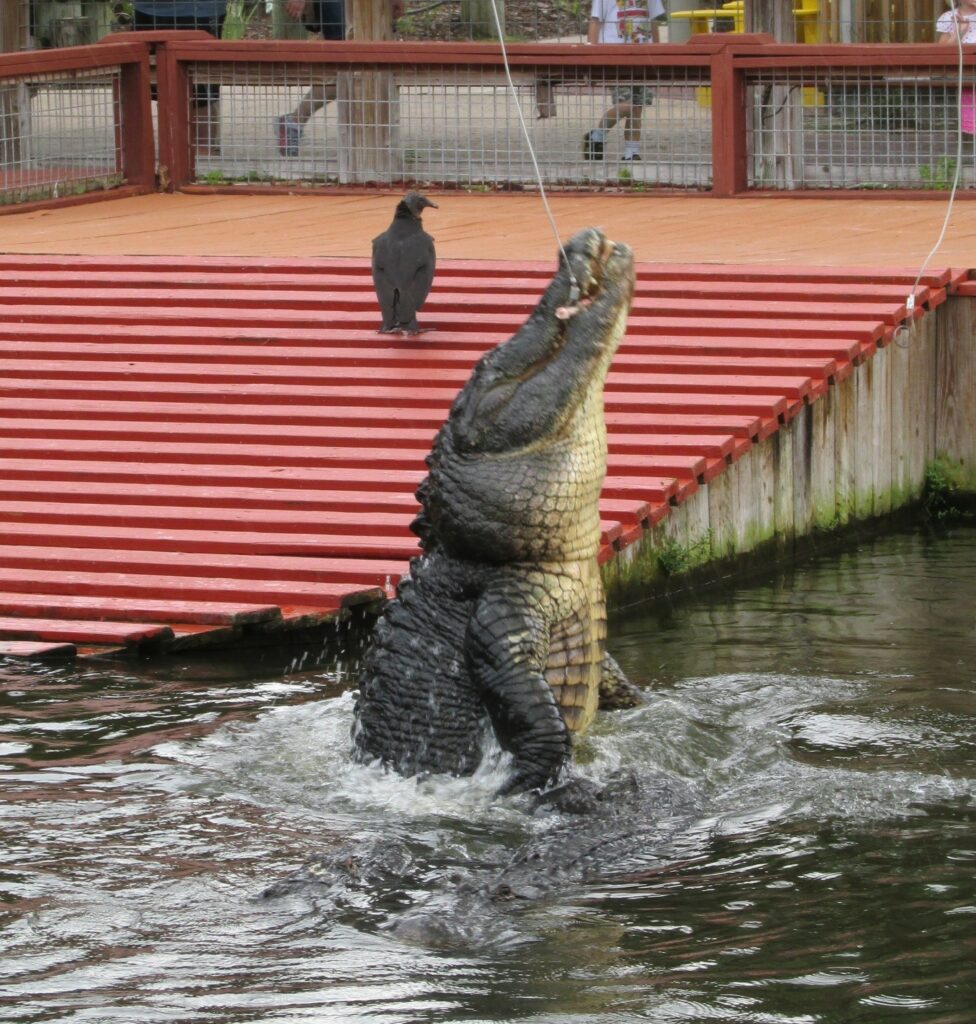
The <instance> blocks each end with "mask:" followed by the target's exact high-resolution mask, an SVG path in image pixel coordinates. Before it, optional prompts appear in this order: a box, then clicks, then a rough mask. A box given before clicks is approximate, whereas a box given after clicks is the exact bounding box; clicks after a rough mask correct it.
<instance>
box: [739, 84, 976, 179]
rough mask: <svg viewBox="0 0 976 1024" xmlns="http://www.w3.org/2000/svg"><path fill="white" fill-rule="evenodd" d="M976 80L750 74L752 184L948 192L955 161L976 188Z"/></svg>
mask: <svg viewBox="0 0 976 1024" xmlns="http://www.w3.org/2000/svg"><path fill="white" fill-rule="evenodd" d="M974 84H976V80H974V79H973V78H972V76H971V75H970V76H968V77H967V78H966V79H965V81H964V84H963V87H962V89H961V90H960V88H959V83H958V81H957V80H956V78H955V76H951V75H947V74H945V73H944V72H939V71H936V72H935V73H920V72H919V70H918V68H916V67H904V68H899V67H897V66H893V67H886V68H884V69H883V70H879V69H874V70H873V71H872V70H870V69H863V68H850V67H833V68H830V67H827V68H817V69H811V70H807V71H803V72H802V73H801V72H795V71H794V72H791V73H786V74H784V73H783V72H766V71H759V72H755V73H752V74H751V75H750V76H749V86H748V92H749V97H750V113H751V121H752V123H751V130H750V132H749V152H750V155H751V160H750V178H749V185H750V187H753V188H775V189H782V188H790V189H810V188H816V189H859V190H872V189H893V188H907V189H945V188H948V187H949V186H950V185H951V183H952V181H953V178H954V176H955V172H956V169H957V166H958V168H959V171H960V184H961V185H962V187H963V188H972V187H973V185H974V135H973V128H974V125H973V120H974V110H976V92H974ZM960 138H961V140H962V151H961V156H960V153H959V142H960ZM960 160H961V163H960Z"/></svg>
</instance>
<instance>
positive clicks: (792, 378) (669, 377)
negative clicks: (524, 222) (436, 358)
mask: <svg viewBox="0 0 976 1024" xmlns="http://www.w3.org/2000/svg"><path fill="white" fill-rule="evenodd" d="M662 362H663V361H662ZM827 366H828V367H829V369H827V373H824V372H823V370H822V364H817V370H816V375H817V376H818V377H823V376H826V375H829V374H830V373H832V372H834V370H835V369H836V367H835V366H834V364H833V363H832V362H831V363H829V364H827ZM654 369H655V372H650V373H649V372H646V371H645V372H638V371H636V370H634V371H631V372H626V373H624V372H620V371H618V370H616V369H615V368H614V369H611V371H610V373H609V374H608V375H607V387H608V388H609V389H610V390H611V391H613V392H620V391H633V390H641V391H643V390H673V391H694V390H698V389H700V388H702V387H707V388H709V389H710V390H715V391H718V392H729V391H733V392H743V393H751V392H757V391H758V392H765V393H776V394H779V393H782V394H785V395H791V396H798V397H802V396H803V395H804V394H806V393H807V391H808V390H809V388H810V376H811V371H810V370H809V369H807V368H806V367H804V368H803V369H801V370H797V369H794V368H792V366H791V368H790V369H789V370H785V369H784V368H783V367H781V366H780V367H777V366H774V367H767V368H760V367H759V365H758V364H755V365H751V364H748V363H747V364H745V366H744V367H742V368H734V367H733V366H732V364H729V365H717V366H712V367H708V366H707V365H706V364H704V363H702V364H694V365H693V366H689V365H684V364H683V363H681V362H680V361H679V362H676V363H675V365H674V367H673V368H671V369H669V368H668V367H667V365H666V364H665V365H662V366H660V367H658V366H655V368H654ZM658 369H660V372H657V371H658ZM37 375H40V376H42V377H49V378H52V379H57V380H60V381H62V382H69V381H70V382H75V381H79V382H82V381H98V382H111V381H122V382H124V383H125V384H126V385H130V386H138V385H139V384H140V383H148V382H157V381H159V382H168V383H177V382H186V383H188V384H190V385H199V384H213V385H223V384H239V385H240V386H243V387H247V386H249V385H251V384H254V383H260V384H261V385H266V384H272V385H284V386H288V385H313V386H314V385H315V384H321V385H329V384H332V385H335V386H336V387H338V386H340V384H341V383H345V384H346V385H347V387H349V388H351V389H354V390H355V392H356V393H358V395H359V396H360V399H361V400H366V401H369V400H370V399H373V400H377V401H392V400H393V395H394V394H395V393H396V392H397V391H401V392H402V391H405V390H407V389H413V388H415V387H426V388H427V389H428V390H429V391H430V392H432V393H433V394H436V392H434V388H432V387H431V383H430V376H431V374H430V371H429V370H428V369H424V368H417V367H412V366H397V367H372V368H371V369H370V372H369V374H368V376H364V374H363V370H362V369H361V368H360V367H352V366H301V367H297V366H296V367H292V366H281V365H274V366H253V367H252V366H235V365H234V364H223V365H220V366H211V365H208V364H193V363H141V362H139V361H136V360H130V361H109V360H106V361H98V362H90V361H74V360H45V359H35V360H34V361H33V362H32V363H31V362H27V361H25V360H21V359H0V376H3V377H6V378H8V380H9V381H10V383H11V384H12V383H13V382H15V381H16V380H17V379H18V378H27V379H30V378H32V377H35V376H37ZM468 376H469V370H453V369H450V368H446V367H445V368H441V369H440V370H439V371H438V374H437V381H436V387H438V388H443V389H444V390H442V391H441V392H440V393H439V397H440V398H441V400H442V401H443V400H445V399H447V400H450V399H449V398H448V396H450V397H453V395H454V394H456V393H457V391H458V389H459V388H460V387H462V386H463V385H464V383H465V382H466V381H467V379H468ZM5 386H7V387H9V386H10V384H7V385H5ZM391 390H392V392H393V394H391ZM433 394H430V395H428V398H430V397H433ZM350 397H351V396H350Z"/></svg>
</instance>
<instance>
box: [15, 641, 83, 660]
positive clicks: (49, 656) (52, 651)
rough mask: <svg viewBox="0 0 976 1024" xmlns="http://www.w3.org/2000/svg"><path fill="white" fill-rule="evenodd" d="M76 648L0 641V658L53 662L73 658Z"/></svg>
mask: <svg viewBox="0 0 976 1024" xmlns="http://www.w3.org/2000/svg"><path fill="white" fill-rule="evenodd" d="M77 651H78V648H77V647H75V645H74V644H69V643H55V642H52V641H41V640H0V658H11V659H14V660H23V661H35V660H39V661H53V660H55V659H58V658H73V657H74V656H75V655H76V654H77Z"/></svg>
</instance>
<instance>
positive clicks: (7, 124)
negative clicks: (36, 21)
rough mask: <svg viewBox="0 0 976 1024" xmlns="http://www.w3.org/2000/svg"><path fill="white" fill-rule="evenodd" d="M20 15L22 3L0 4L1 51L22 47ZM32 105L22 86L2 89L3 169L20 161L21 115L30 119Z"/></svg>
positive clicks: (0, 154) (0, 151)
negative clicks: (30, 106)
mask: <svg viewBox="0 0 976 1024" xmlns="http://www.w3.org/2000/svg"><path fill="white" fill-rule="evenodd" d="M20 14H21V7H20V5H19V4H16V3H13V4H12V3H5V4H3V5H0V52H4V53H8V52H11V51H13V50H19V49H21V48H22V46H23V43H24V39H25V36H26V26H22V25H21V24H20ZM29 104H30V101H29V99H28V98H27V91H26V89H24V87H23V86H21V85H2V86H0V166H7V167H9V166H11V165H13V164H17V163H19V162H20V159H21V155H22V153H21V145H20V140H21V139H22V138H23V137H24V131H23V128H24V124H23V120H24V118H23V116H22V115H25V114H26V115H28V116H29Z"/></svg>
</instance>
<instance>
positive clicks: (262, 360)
mask: <svg viewBox="0 0 976 1024" xmlns="http://www.w3.org/2000/svg"><path fill="white" fill-rule="evenodd" d="M730 347H731V346H730ZM641 349H642V347H641V346H637V345H634V346H632V347H631V348H629V349H627V350H625V351H622V352H621V353H619V354H618V355H617V357H616V358H615V359H614V362H613V370H614V372H615V373H619V374H626V373H646V372H647V370H648V361H649V355H650V353H648V352H645V351H643V350H641ZM847 349H848V350H849V351H851V352H852V358H854V356H855V355H856V351H857V345H856V344H855V343H853V342H851V343H850V344H849V345H848V346H847ZM699 352H700V349H699ZM4 355H5V357H6V359H5V361H4V362H3V364H2V365H0V372H4V371H6V372H8V373H12V374H14V375H17V376H21V375H23V374H25V373H27V372H28V370H29V369H30V367H31V366H36V367H37V368H38V369H39V370H41V371H44V372H52V373H57V374H58V375H59V376H62V377H63V376H64V374H63V373H61V372H60V371H59V370H58V366H59V365H60V366H63V365H65V363H67V362H68V361H72V362H74V361H80V362H81V365H80V366H79V367H78V369H77V372H73V373H72V374H71V377H72V378H73V379H74V378H77V377H79V376H82V375H84V376H93V375H96V376H102V375H108V374H115V373H117V372H118V367H119V366H120V365H122V361H123V360H124V361H125V362H124V365H126V366H128V367H129V368H130V373H129V376H130V377H135V375H136V371H137V370H138V372H139V373H142V372H147V373H153V374H154V376H157V375H158V379H177V376H179V377H183V376H186V377H188V378H203V379H207V378H210V377H211V376H213V375H214V374H219V379H233V377H232V378H227V377H226V374H227V368H228V367H229V366H233V365H235V363H237V362H241V363H244V362H246V363H247V366H248V370H247V374H246V376H247V377H253V376H256V375H261V376H262V377H263V376H269V377H271V378H273V379H278V378H282V379H283V378H284V377H286V376H287V377H288V378H295V379H301V378H302V377H303V376H304V377H307V378H308V379H311V380H314V379H317V378H318V377H321V376H325V377H328V378H335V377H338V378H340V379H346V378H347V377H348V376H349V375H350V372H351V371H355V377H356V379H363V377H364V376H365V375H366V374H368V375H369V377H370V378H371V379H373V380H386V379H402V378H408V379H409V378H415V377H417V376H421V375H422V378H423V379H424V380H427V379H429V373H430V371H431V370H435V371H436V372H437V374H438V377H439V378H440V379H441V380H451V382H452V383H454V382H456V383H457V384H458V387H460V386H461V385H462V384H463V383H464V381H466V380H467V376H468V374H470V372H471V368H472V366H473V365H474V363H475V362H476V361H477V359H478V358H479V357H480V355H481V351H480V350H471V351H461V352H448V353H444V352H439V351H436V350H430V349H421V348H417V349H413V350H404V349H400V350H397V349H371V350H369V351H367V352H363V353H357V352H356V351H355V350H352V349H349V350H343V351H341V352H340V354H339V355H338V356H335V355H333V353H332V352H330V351H329V350H323V349H322V348H302V349H294V348H262V349H261V350H259V351H257V352H255V351H254V349H253V348H251V347H248V346H232V345H209V346H207V347H206V348H197V349H194V350H193V351H187V349H186V348H185V347H184V346H175V345H174V346H165V345H141V346H125V345H116V344H107V345H106V344H100V343H88V344H83V343H80V342H74V343H68V344H59V345H55V344H44V343H36V342H35V343H16V342H11V343H10V344H9V345H5V346H4ZM15 360H19V361H21V362H22V363H23V364H24V365H23V367H22V368H21V367H19V366H18V365H17V363H16V362H15ZM841 361H844V362H849V361H850V360H841ZM837 363H838V361H837V360H835V359H833V358H831V357H829V356H824V355H813V356H805V355H802V354H782V353H779V354H772V353H768V354H765V355H759V356H756V355H744V354H739V353H734V352H726V353H721V352H717V351H712V352H711V353H710V354H707V355H702V354H699V353H695V354H687V355H686V354H675V355H672V354H670V353H669V352H668V351H667V350H665V349H660V350H659V351H657V352H656V353H654V359H653V369H654V371H655V372H656V373H680V374H701V375H705V376H710V375H713V374H746V373H748V374H754V375H760V376H763V375H776V374H804V375H807V376H813V377H832V376H834V375H835V374H836V373H837V372H838V366H837ZM163 367H165V372H163V370H162V368H163ZM211 367H212V369H211ZM297 367H303V368H305V371H304V372H299V371H297V370H296V368H297ZM49 368H50V369H49ZM421 371H422V374H421ZM235 376H236V375H235Z"/></svg>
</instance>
